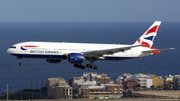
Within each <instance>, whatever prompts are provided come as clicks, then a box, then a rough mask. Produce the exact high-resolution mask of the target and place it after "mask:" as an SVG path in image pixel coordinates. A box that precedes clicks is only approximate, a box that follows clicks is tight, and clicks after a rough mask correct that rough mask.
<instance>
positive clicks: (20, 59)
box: [17, 57, 23, 66]
mask: <svg viewBox="0 0 180 101" xmlns="http://www.w3.org/2000/svg"><path fill="white" fill-rule="evenodd" d="M17 59H19V61H20V63H19V65H20V66H22V65H23V63H22V58H21V57H17Z"/></svg>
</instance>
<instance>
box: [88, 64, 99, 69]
mask: <svg viewBox="0 0 180 101" xmlns="http://www.w3.org/2000/svg"><path fill="white" fill-rule="evenodd" d="M86 67H88V68H92V69H94V70H96V69H98V67H97V66H94V64H92V63H91V64H86Z"/></svg>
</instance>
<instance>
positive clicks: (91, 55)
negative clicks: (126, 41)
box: [83, 45, 142, 57]
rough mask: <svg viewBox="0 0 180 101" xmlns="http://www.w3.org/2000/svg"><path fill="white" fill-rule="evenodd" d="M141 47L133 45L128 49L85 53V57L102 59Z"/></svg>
mask: <svg viewBox="0 0 180 101" xmlns="http://www.w3.org/2000/svg"><path fill="white" fill-rule="evenodd" d="M139 46H142V45H131V46H128V47H121V48H113V49H105V50H97V51H90V52H84V53H83V56H85V57H102V56H103V55H112V54H114V53H117V52H124V51H126V50H129V49H131V48H133V47H139Z"/></svg>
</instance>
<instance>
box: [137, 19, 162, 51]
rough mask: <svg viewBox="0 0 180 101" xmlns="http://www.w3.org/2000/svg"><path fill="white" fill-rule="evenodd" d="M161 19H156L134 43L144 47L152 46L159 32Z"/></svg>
mask: <svg viewBox="0 0 180 101" xmlns="http://www.w3.org/2000/svg"><path fill="white" fill-rule="evenodd" d="M160 24H161V21H155V22H154V23H153V24H152V25H151V26H150V27H149V28H148V30H147V31H146V32H145V33H144V34H143V35H142V36H141V37H140V38H139V39H138V40H137V41H136V42H135V43H134V45H142V44H145V45H143V46H142V47H148V48H151V47H152V45H153V41H154V38H155V37H156V34H157V32H158V29H159V27H160Z"/></svg>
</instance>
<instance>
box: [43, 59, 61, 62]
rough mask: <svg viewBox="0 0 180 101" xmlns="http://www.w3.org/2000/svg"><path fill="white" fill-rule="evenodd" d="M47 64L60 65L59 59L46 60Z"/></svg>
mask: <svg viewBox="0 0 180 101" xmlns="http://www.w3.org/2000/svg"><path fill="white" fill-rule="evenodd" d="M46 61H47V62H48V63H60V62H61V59H46Z"/></svg>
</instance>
